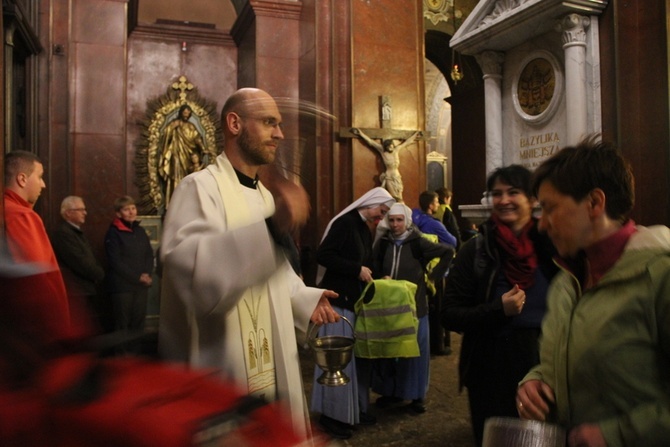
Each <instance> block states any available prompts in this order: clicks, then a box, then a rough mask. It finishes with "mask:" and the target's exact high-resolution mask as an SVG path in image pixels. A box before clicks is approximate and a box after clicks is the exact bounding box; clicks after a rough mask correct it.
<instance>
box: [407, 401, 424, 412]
mask: <svg viewBox="0 0 670 447" xmlns="http://www.w3.org/2000/svg"><path fill="white" fill-rule="evenodd" d="M409 408H410V409H411V410H412V411H413V412H415V413H417V414H423V413H425V412H426V404H424V403H423V399H414V400H413V401H412V403H411V404H409Z"/></svg>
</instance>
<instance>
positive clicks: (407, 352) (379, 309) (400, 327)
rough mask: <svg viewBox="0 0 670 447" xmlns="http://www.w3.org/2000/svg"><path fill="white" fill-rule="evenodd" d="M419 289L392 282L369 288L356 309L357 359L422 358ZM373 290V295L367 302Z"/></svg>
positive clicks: (355, 350) (369, 285)
mask: <svg viewBox="0 0 670 447" xmlns="http://www.w3.org/2000/svg"><path fill="white" fill-rule="evenodd" d="M416 288H417V286H416V284H414V283H411V282H409V281H404V280H393V279H379V280H375V281H373V282H371V283H369V284H368V285H367V286H366V288H365V290H364V291H363V294H362V295H361V298H360V299H359V300H358V301H357V302H356V306H355V311H356V325H355V329H356V344H355V346H354V354H355V355H356V356H357V357H363V358H396V357H418V356H419V343H418V341H417V330H418V326H419V320H418V319H417V318H416V302H415V301H414V295H415V294H416ZM371 290H374V294H373V295H372V298H371V299H369V300H368V302H365V298H366V296H367V295H368V294H369V292H370V291H371ZM368 298H370V297H368Z"/></svg>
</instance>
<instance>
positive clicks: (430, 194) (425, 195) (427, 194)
mask: <svg viewBox="0 0 670 447" xmlns="http://www.w3.org/2000/svg"><path fill="white" fill-rule="evenodd" d="M435 197H437V193H436V192H435V191H424V192H422V193H421V194H419V208H421V211H423V212H424V213H425V212H426V211H428V208H429V207H430V205H431V204H432V203H433V201H434V200H435Z"/></svg>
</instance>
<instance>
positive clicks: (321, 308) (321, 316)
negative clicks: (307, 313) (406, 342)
mask: <svg viewBox="0 0 670 447" xmlns="http://www.w3.org/2000/svg"><path fill="white" fill-rule="evenodd" d="M338 296H339V295H338V294H337V293H335V292H333V291H332V290H324V291H323V294H322V295H321V299H319V303H318V304H317V305H316V308H315V309H314V312H313V313H312V318H311V320H312V323H314V324H325V323H337V322H338V321H340V314H338V313H337V312H335V310H334V309H333V307H332V306H331V305H330V301H329V300H331V299H334V298H337V297H338Z"/></svg>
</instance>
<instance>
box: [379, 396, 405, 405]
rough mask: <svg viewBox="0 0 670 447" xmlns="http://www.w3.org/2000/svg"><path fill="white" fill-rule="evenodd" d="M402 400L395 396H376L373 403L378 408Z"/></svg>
mask: <svg viewBox="0 0 670 447" xmlns="http://www.w3.org/2000/svg"><path fill="white" fill-rule="evenodd" d="M400 402H402V399H401V398H399V397H395V396H381V397H378V398H377V400H376V401H375V405H376V406H377V407H379V408H388V407H391V406H393V405H396V404H399V403H400Z"/></svg>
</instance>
